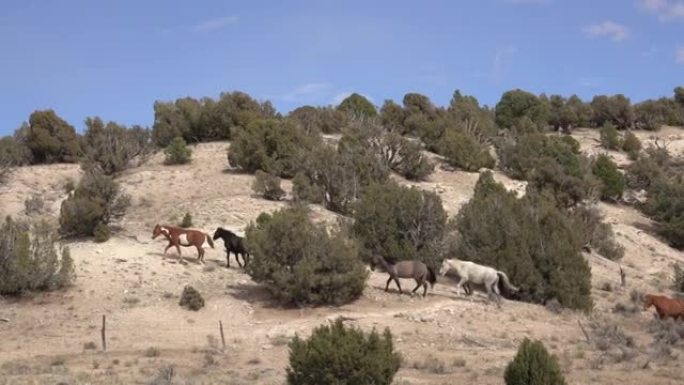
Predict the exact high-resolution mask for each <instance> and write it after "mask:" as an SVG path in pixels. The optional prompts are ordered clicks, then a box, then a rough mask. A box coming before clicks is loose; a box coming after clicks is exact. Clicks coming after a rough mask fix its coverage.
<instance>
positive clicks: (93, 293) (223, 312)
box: [0, 127, 684, 385]
mask: <svg viewBox="0 0 684 385" xmlns="http://www.w3.org/2000/svg"><path fill="white" fill-rule="evenodd" d="M653 135H657V137H659V138H660V141H659V142H660V143H667V145H668V149H669V150H670V151H671V152H673V154H677V155H682V154H684V132H683V130H681V129H678V128H671V127H665V128H663V129H662V130H660V131H658V132H657V133H656V134H654V133H652V132H637V136H638V137H639V139H641V140H642V142H643V143H644V145H647V144H648V143H649V142H653V140H654V137H653ZM573 136H574V137H575V138H576V139H577V140H578V141H579V142H580V144H581V148H582V151H583V152H585V153H587V154H591V155H593V154H597V153H599V152H602V151H603V150H602V149H601V148H600V145H599V140H598V132H597V130H588V129H587V130H582V129H580V130H577V131H575V132H574V133H573ZM229 145H230V144H229V143H228V142H212V143H203V144H199V145H196V146H194V148H193V161H192V163H190V164H188V165H182V166H165V165H164V164H163V154H156V155H154V156H153V157H152V158H151V159H150V160H149V161H148V162H146V163H145V164H144V165H142V166H140V167H137V168H133V169H129V170H127V171H126V172H125V173H124V174H123V175H122V176H120V177H119V179H118V180H119V182H120V183H121V185H122V186H123V188H124V189H125V191H126V192H127V193H128V194H130V195H131V197H132V205H131V207H130V209H129V211H128V213H127V215H126V216H125V217H124V218H123V219H122V220H121V221H119V222H117V223H116V224H115V225H116V227H117V228H118V229H119V230H118V231H117V232H116V234H115V235H114V237H113V238H112V239H110V240H109V241H107V242H105V243H101V244H98V243H94V242H92V241H90V240H74V241H70V242H69V246H70V248H71V251H72V256H73V257H74V259H75V261H76V266H77V280H76V282H75V285H74V286H73V287H72V288H70V289H68V290H65V291H58V292H51V293H36V294H32V295H30V296H29V297H24V298H19V299H14V298H0V319H3V320H4V322H0V341H2V342H1V343H0V385H5V384H13V385H14V384H56V383H65V384H87V383H88V384H94V383H97V384H101V383H102V384H148V383H150V384H151V383H174V384H176V383H177V384H282V383H283V382H284V375H285V368H286V367H287V354H288V349H287V342H288V340H289V338H290V337H292V336H293V335H294V334H295V333H298V334H300V335H308V333H309V332H310V330H311V329H312V328H314V327H316V326H318V325H320V324H322V323H324V322H328V320H331V319H334V318H336V317H338V316H344V317H345V319H347V320H348V321H347V322H349V323H351V324H355V325H358V326H360V327H362V328H363V329H366V330H370V329H371V328H374V327H375V328H378V329H384V328H385V327H389V328H390V329H391V331H392V333H393V335H394V337H395V341H396V348H397V350H398V351H400V352H401V353H402V354H403V356H404V360H405V362H404V364H403V366H402V368H401V369H400V371H399V372H398V374H397V376H396V378H395V381H394V383H395V384H399V385H409V384H411V385H419V384H452V383H466V382H467V383H472V384H502V383H503V380H502V376H503V371H504V368H505V366H506V364H507V363H508V362H509V361H510V360H511V359H512V357H513V356H514V355H515V352H516V350H517V346H518V344H519V343H520V341H522V340H523V339H524V338H526V337H528V338H533V339H540V340H542V341H543V342H544V344H545V345H546V346H547V347H548V348H549V350H550V351H551V352H552V353H553V354H555V355H556V356H557V357H558V358H559V362H560V363H561V366H562V370H563V372H564V373H565V375H566V379H567V380H568V383H569V384H591V383H600V384H622V385H628V384H635V385H636V384H644V383H647V384H673V385H674V384H681V383H683V382H684V366H682V364H681V362H682V359H684V350H682V348H681V346H680V347H679V348H678V349H675V350H674V351H673V352H672V354H673V356H674V358H669V359H660V360H654V359H651V355H650V349H652V347H651V345H650V344H651V342H652V340H653V337H652V334H651V333H649V327H650V326H649V325H650V324H651V322H652V319H653V314H652V312H653V310H652V309H651V310H649V311H643V312H642V311H636V312H635V313H629V312H614V311H613V310H614V308H615V307H616V304H618V303H623V304H626V305H629V304H630V303H631V302H630V293H631V292H632V291H633V290H637V291H640V292H664V293H669V291H670V287H671V284H672V263H673V262H684V254H683V253H681V252H679V251H677V250H675V249H673V248H671V247H669V246H668V245H667V244H666V243H665V242H663V241H662V240H661V239H660V238H659V237H658V236H656V235H655V233H654V232H653V230H652V223H651V221H650V220H649V219H648V218H646V217H645V216H644V215H643V214H641V213H640V212H639V211H637V210H636V209H634V208H633V207H630V206H627V205H621V204H607V203H600V204H599V208H600V210H601V212H602V213H603V215H604V216H605V218H606V221H607V222H609V223H611V224H612V225H613V229H614V231H615V233H616V237H617V240H618V242H619V243H620V244H621V245H622V246H624V247H625V256H624V258H623V259H622V260H620V261H619V262H613V261H610V260H607V259H605V258H603V257H601V256H599V255H597V254H595V253H586V254H585V256H586V258H588V260H589V262H590V265H591V270H592V286H593V288H592V295H593V298H594V302H595V309H594V311H593V313H592V314H591V315H585V314H582V313H579V312H573V311H569V310H564V311H562V312H559V313H556V312H552V311H550V310H548V309H546V308H545V307H543V306H539V305H533V304H527V303H522V302H514V301H505V302H504V304H503V306H502V308H501V309H498V308H497V307H496V306H495V305H493V304H490V303H489V302H488V301H487V299H486V297H485V296H484V295H482V294H480V293H478V294H476V295H474V296H472V297H465V296H463V295H462V294H461V293H455V292H454V291H453V289H452V285H453V282H451V281H450V280H448V279H441V280H439V281H438V283H437V284H436V285H435V287H434V289H433V290H431V291H430V292H429V294H428V296H427V298H425V299H422V298H419V297H410V296H408V295H403V296H400V295H399V294H398V292H397V291H396V290H390V292H389V293H385V292H384V291H383V289H384V284H385V280H386V278H387V275H386V273H381V272H373V273H372V275H371V278H370V280H369V282H368V285H367V287H366V289H365V291H364V294H363V296H362V298H360V299H359V300H357V301H355V302H353V303H351V304H348V305H344V306H341V307H318V308H305V309H286V308H282V307H279V306H277V305H276V304H275V303H274V302H273V301H272V300H270V298H269V296H268V294H267V293H266V292H265V290H263V289H262V288H260V287H259V286H258V285H257V284H255V283H253V282H252V281H251V279H250V277H249V276H248V275H246V274H245V273H244V272H243V271H242V270H241V269H240V268H238V267H237V266H236V264H235V261H234V259H232V260H231V268H230V269H226V267H225V252H224V249H223V243H222V241H218V243H217V244H216V247H215V249H210V248H207V249H206V257H205V260H206V262H207V263H206V264H205V265H200V264H198V263H197V262H196V259H195V258H196V255H197V254H196V251H195V250H194V249H193V248H183V249H182V252H183V256H184V257H185V259H186V261H185V262H184V263H179V259H178V256H177V254H176V253H175V252H174V251H173V250H170V251H169V253H168V254H167V256H163V254H162V252H163V250H164V247H165V241H163V240H162V239H161V237H160V238H158V239H156V240H152V239H151V235H152V228H153V226H154V225H155V224H156V223H170V224H171V223H178V222H179V221H180V219H181V218H182V217H183V215H184V214H185V213H186V212H189V213H191V214H192V217H193V222H194V227H195V228H200V229H203V230H204V231H206V232H208V233H213V231H214V230H215V228H216V227H218V226H222V227H226V228H229V229H232V230H234V231H236V232H238V233H242V232H243V231H244V228H245V226H246V225H247V224H248V223H249V222H250V221H252V220H254V219H255V218H256V217H257V216H258V215H259V214H260V213H261V212H264V211H266V212H270V211H273V210H276V209H278V208H280V207H285V206H286V205H288V200H289V198H290V195H289V191H290V189H291V184H290V183H289V182H288V181H284V182H283V188H284V189H285V190H286V191H288V196H287V197H286V199H285V200H283V201H281V202H272V201H267V200H264V199H261V198H259V197H256V196H254V194H253V192H252V189H251V184H252V181H253V179H254V177H253V176H252V175H249V174H243V173H238V172H234V171H233V170H229V169H227V164H226V156H225V155H226V148H227V147H228V146H229ZM609 154H610V155H611V156H612V157H613V158H614V160H615V161H616V162H617V163H618V165H625V164H627V163H628V162H629V160H628V159H627V158H626V157H625V156H624V154H621V153H617V152H616V153H613V152H610V153H609ZM435 157H436V156H435ZM80 174H81V171H80V169H79V167H78V166H77V165H65V164H57V165H39V166H28V167H21V168H19V169H17V170H16V171H15V172H14V173H13V174H12V175H11V176H10V179H9V181H8V183H6V184H5V185H3V186H0V196H2V199H1V200H0V214H3V216H4V215H12V216H14V217H25V214H24V201H25V199H27V198H28V197H30V196H31V195H33V194H39V195H41V196H42V197H43V198H44V200H45V201H46V203H47V209H46V212H45V215H46V216H47V217H49V218H52V220H56V218H57V216H58V214H59V208H60V203H61V201H62V200H63V199H64V198H65V197H66V193H65V192H64V188H63V186H64V185H65V183H66V182H67V181H68V180H70V179H71V180H78V178H79V177H80ZM478 175H479V174H478V173H467V172H462V171H449V170H447V169H444V168H441V167H439V166H438V167H437V168H436V171H435V172H434V173H433V174H432V175H431V176H430V177H429V180H428V181H426V182H421V183H416V182H407V181H405V180H404V179H402V178H400V177H396V179H397V180H401V181H402V183H406V184H411V185H416V186H419V187H420V188H423V189H426V190H431V191H435V192H437V193H438V194H439V195H440V196H441V198H442V200H443V204H444V207H445V209H446V210H447V212H448V213H449V215H454V214H456V213H457V212H458V210H459V208H460V207H461V206H462V205H463V204H464V203H466V202H467V201H468V200H469V199H470V197H471V196H472V194H473V188H474V186H475V183H476V181H477V179H478ZM495 179H496V180H497V181H499V182H502V183H503V184H504V185H505V186H506V187H507V188H509V189H511V190H515V191H517V192H518V193H519V194H524V191H525V183H524V182H520V181H515V180H511V179H509V178H508V177H506V176H505V175H503V174H501V173H495ZM312 208H313V210H312V215H313V216H314V219H316V220H320V221H331V222H333V221H335V217H336V215H337V214H334V213H332V212H329V211H327V210H325V209H323V208H321V207H319V206H313V207H312ZM620 266H621V267H622V269H623V270H624V272H625V273H626V282H627V285H626V287H621V286H620V274H619V271H620ZM187 284H190V285H192V286H194V287H195V288H197V289H198V290H199V291H200V292H201V293H202V295H203V297H204V299H205V300H206V306H205V307H204V308H203V309H201V310H200V311H199V312H192V311H188V310H186V309H183V308H181V307H180V306H178V300H179V295H180V293H181V291H182V289H183V287H184V286H185V285H187ZM408 285H409V286H411V287H412V283H409V284H408ZM103 315H106V319H107V336H108V340H107V342H108V346H107V348H108V349H107V351H106V352H102V349H101V346H100V328H101V322H102V316H103ZM578 321H580V322H581V324H582V325H583V326H584V327H585V328H587V329H591V325H592V324H596V323H599V324H600V323H606V324H616V325H619V326H620V328H622V330H624V332H625V333H626V334H627V335H629V336H632V337H633V338H634V349H633V353H632V354H631V355H630V356H625V355H623V356H620V354H621V353H620V352H617V353H616V352H614V351H612V350H609V351H607V352H604V351H601V350H599V349H597V348H596V346H595V344H594V343H589V342H587V340H586V339H585V336H584V334H583V332H582V329H581V328H580V326H579V324H578ZM219 322H221V323H222V325H223V329H224V332H225V339H226V345H227V346H226V349H225V351H222V349H221V341H220V332H219ZM171 368H173V369H171ZM165 378H167V379H171V382H162V381H163V380H164V379H165ZM154 381H158V382H154Z"/></svg>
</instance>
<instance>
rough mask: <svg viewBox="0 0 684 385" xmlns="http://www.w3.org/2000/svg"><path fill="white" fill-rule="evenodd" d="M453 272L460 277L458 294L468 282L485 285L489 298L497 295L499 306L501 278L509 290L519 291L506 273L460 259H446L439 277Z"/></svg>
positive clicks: (457, 287) (457, 285)
mask: <svg viewBox="0 0 684 385" xmlns="http://www.w3.org/2000/svg"><path fill="white" fill-rule="evenodd" d="M451 270H454V271H455V272H456V273H457V274H458V276H459V280H458V283H457V284H456V292H458V289H459V288H460V287H462V286H463V284H465V283H466V282H470V283H472V284H474V285H483V286H484V287H485V289H486V290H487V296H488V297H489V298H490V299H491V297H492V292H494V294H496V299H497V304H498V303H499V302H500V301H501V293H500V292H499V279H500V278H501V281H502V282H503V283H504V285H505V286H506V289H507V290H511V291H518V290H519V289H518V288H517V287H515V286H513V285H511V282H510V281H509V280H508V276H507V275H506V273H504V272H503V271H499V270H496V269H494V268H492V267H489V266H483V265H478V264H476V263H473V262H470V261H461V260H458V259H445V260H444V261H443V262H442V266H441V267H440V269H439V275H441V276H445V275H446V274H447V273H448V272H449V271H451Z"/></svg>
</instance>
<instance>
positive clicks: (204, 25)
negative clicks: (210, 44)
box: [192, 15, 238, 32]
mask: <svg viewBox="0 0 684 385" xmlns="http://www.w3.org/2000/svg"><path fill="white" fill-rule="evenodd" d="M237 22H238V17H237V16H235V15H232V16H224V17H217V18H215V19H209V20H205V21H203V22H201V23H198V24H195V25H194V26H193V27H192V29H193V30H195V31H197V32H212V31H217V30H219V29H223V28H226V27H228V26H229V25H233V24H235V23H237Z"/></svg>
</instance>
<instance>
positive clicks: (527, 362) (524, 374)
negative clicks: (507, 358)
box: [504, 338, 565, 385]
mask: <svg viewBox="0 0 684 385" xmlns="http://www.w3.org/2000/svg"><path fill="white" fill-rule="evenodd" d="M504 380H505V381H506V385H565V378H564V377H563V374H562V373H561V371H560V367H559V366H558V362H557V361H556V359H555V358H554V357H552V356H551V355H549V352H548V351H546V348H545V347H544V344H542V342H541V341H534V342H532V341H530V340H529V339H527V338H525V340H524V341H523V342H522V344H521V345H520V347H519V348H518V353H517V354H516V355H515V358H514V359H513V361H511V362H510V363H509V364H508V366H507V367H506V371H505V372H504Z"/></svg>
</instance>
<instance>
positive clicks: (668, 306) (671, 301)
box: [644, 294, 684, 320]
mask: <svg viewBox="0 0 684 385" xmlns="http://www.w3.org/2000/svg"><path fill="white" fill-rule="evenodd" d="M651 306H653V307H655V309H656V313H658V316H659V317H660V319H665V318H667V317H672V318H674V319H675V320H676V319H677V318H682V319H684V301H682V300H679V299H676V298H670V297H666V296H664V295H656V294H646V295H645V296H644V310H646V309H648V308H649V307H651Z"/></svg>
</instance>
